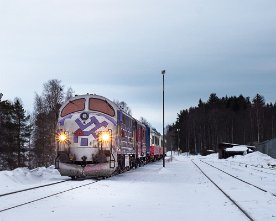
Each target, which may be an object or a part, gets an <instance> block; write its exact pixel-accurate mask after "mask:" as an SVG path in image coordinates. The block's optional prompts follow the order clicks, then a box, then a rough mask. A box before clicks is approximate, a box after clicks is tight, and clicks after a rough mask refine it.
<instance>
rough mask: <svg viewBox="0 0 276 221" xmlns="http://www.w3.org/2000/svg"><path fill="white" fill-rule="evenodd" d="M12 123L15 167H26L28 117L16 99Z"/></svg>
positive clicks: (28, 132) (28, 138) (28, 133)
mask: <svg viewBox="0 0 276 221" xmlns="http://www.w3.org/2000/svg"><path fill="white" fill-rule="evenodd" d="M12 123H13V128H14V145H15V149H16V154H15V155H17V162H16V165H17V167H20V166H26V160H27V156H26V152H27V151H28V150H29V148H28V147H29V146H28V144H29V142H30V136H31V124H30V115H26V111H25V110H24V108H23V105H22V102H21V100H20V99H18V98H16V99H15V101H14V104H13V111H12Z"/></svg>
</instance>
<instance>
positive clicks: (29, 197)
mask: <svg viewBox="0 0 276 221" xmlns="http://www.w3.org/2000/svg"><path fill="white" fill-rule="evenodd" d="M66 181H68V180H65V181H62V182H61V181H60V182H56V183H53V184H48V185H43V186H38V187H34V188H29V189H24V190H20V191H14V192H10V193H6V194H2V195H1V198H0V213H2V212H5V211H7V210H11V209H14V208H18V207H21V206H24V205H28V204H31V203H34V202H37V201H40V200H44V199H47V198H50V197H53V196H57V195H60V194H63V193H66V192H69V191H72V190H75V189H79V188H82V187H85V186H89V185H92V184H94V183H96V182H98V181H99V180H92V181H91V180H85V181H83V182H84V183H83V184H81V185H79V184H78V185H75V184H76V183H78V182H79V181H72V182H68V183H70V185H68V186H67V185H60V186H56V184H62V183H63V184H64V183H65V182H66ZM44 187H48V188H47V191H48V193H47V194H45V188H44ZM42 188H44V191H41V190H42ZM33 196H35V197H33ZM22 199H24V200H23V201H22Z"/></svg>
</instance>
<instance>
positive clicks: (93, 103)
mask: <svg viewBox="0 0 276 221" xmlns="http://www.w3.org/2000/svg"><path fill="white" fill-rule="evenodd" d="M89 110H92V111H98V112H101V113H104V114H107V115H109V116H112V117H114V116H115V111H114V109H113V107H112V106H111V105H110V104H109V103H108V102H107V101H106V100H101V99H98V98H90V99H89Z"/></svg>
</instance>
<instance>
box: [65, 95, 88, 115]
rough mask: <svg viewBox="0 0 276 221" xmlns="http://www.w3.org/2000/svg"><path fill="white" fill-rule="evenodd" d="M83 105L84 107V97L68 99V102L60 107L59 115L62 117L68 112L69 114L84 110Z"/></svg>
mask: <svg viewBox="0 0 276 221" xmlns="http://www.w3.org/2000/svg"><path fill="white" fill-rule="evenodd" d="M84 107H85V99H84V98H81V99H77V100H72V101H69V103H68V104H67V105H66V106H65V107H64V108H63V109H62V111H61V116H62V117H64V116H66V115H68V114H71V113H74V112H77V111H82V110H84Z"/></svg>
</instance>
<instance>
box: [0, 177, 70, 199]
mask: <svg viewBox="0 0 276 221" xmlns="http://www.w3.org/2000/svg"><path fill="white" fill-rule="evenodd" d="M70 180H71V179H69V180H62V181H58V182H54V183H49V184H45V185H40V186H35V187H31V188H26V189H22V190H16V191H12V192H8V193H2V194H0V197H3V196H7V195H12V194H16V193H21V192H25V191H30V190H34V189H39V188H43V187H47V186H52V185H57V184H60V183H63V182H67V181H70Z"/></svg>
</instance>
